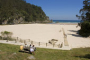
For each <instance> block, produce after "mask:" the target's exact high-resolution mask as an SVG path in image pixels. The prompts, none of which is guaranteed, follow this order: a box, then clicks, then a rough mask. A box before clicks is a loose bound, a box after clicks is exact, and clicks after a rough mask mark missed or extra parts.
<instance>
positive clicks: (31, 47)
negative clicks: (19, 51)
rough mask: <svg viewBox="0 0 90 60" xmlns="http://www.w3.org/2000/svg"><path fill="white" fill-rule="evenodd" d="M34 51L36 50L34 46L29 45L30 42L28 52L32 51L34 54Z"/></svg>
mask: <svg viewBox="0 0 90 60" xmlns="http://www.w3.org/2000/svg"><path fill="white" fill-rule="evenodd" d="M34 51H36V47H35V46H34V45H33V46H31V44H30V53H33V54H34V55H35V52H34Z"/></svg>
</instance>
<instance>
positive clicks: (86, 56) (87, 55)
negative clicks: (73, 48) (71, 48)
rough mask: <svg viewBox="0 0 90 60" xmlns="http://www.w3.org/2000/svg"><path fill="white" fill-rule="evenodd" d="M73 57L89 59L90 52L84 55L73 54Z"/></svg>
mask: <svg viewBox="0 0 90 60" xmlns="http://www.w3.org/2000/svg"><path fill="white" fill-rule="evenodd" d="M75 57H79V58H87V59H90V54H86V55H85V56H75Z"/></svg>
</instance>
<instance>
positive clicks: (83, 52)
mask: <svg viewBox="0 0 90 60" xmlns="http://www.w3.org/2000/svg"><path fill="white" fill-rule="evenodd" d="M18 51H19V46H18V45H9V44H2V43H0V60H29V59H28V58H27V57H28V56H32V54H29V53H23V52H18ZM33 56H34V57H35V59H36V60H90V48H77V49H72V50H69V51H65V50H53V49H44V48H37V50H36V51H35V55H33Z"/></svg>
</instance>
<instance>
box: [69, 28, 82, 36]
mask: <svg viewBox="0 0 90 60" xmlns="http://www.w3.org/2000/svg"><path fill="white" fill-rule="evenodd" d="M68 31H70V32H75V33H76V34H68V35H72V36H75V37H82V36H80V35H79V31H75V30H68Z"/></svg>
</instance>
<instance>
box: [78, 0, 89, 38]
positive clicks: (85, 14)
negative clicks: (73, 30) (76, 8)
mask: <svg viewBox="0 0 90 60" xmlns="http://www.w3.org/2000/svg"><path fill="white" fill-rule="evenodd" d="M83 5H84V6H83V8H82V9H80V14H81V16H78V15H76V17H78V18H79V19H81V22H80V24H79V26H80V27H81V29H80V31H79V34H80V35H81V36H84V37H88V36H90V0H84V1H83Z"/></svg>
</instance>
